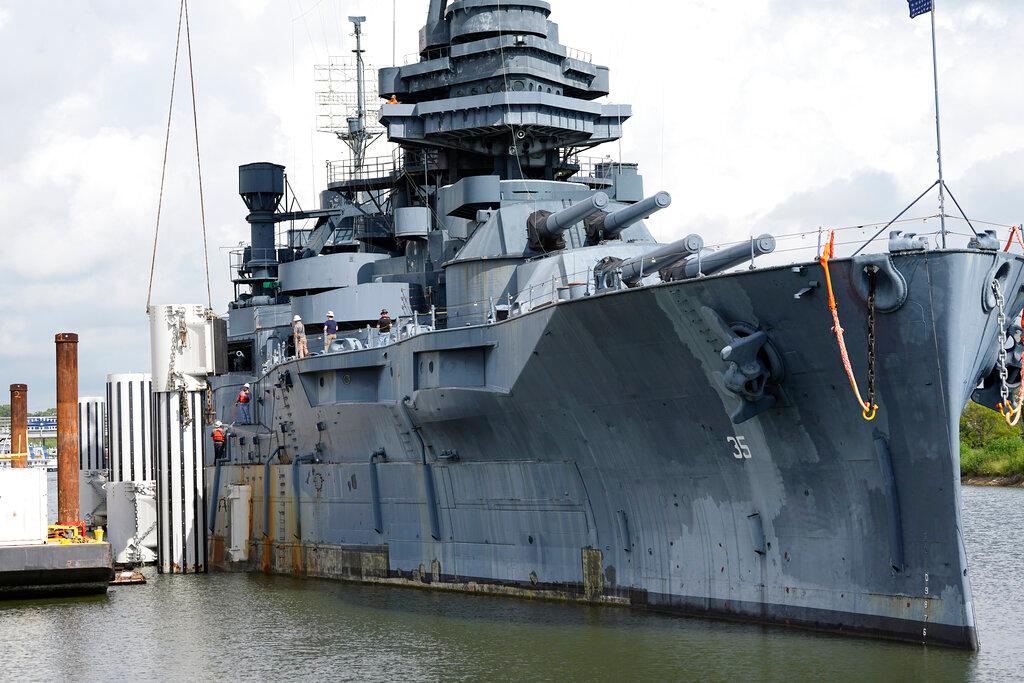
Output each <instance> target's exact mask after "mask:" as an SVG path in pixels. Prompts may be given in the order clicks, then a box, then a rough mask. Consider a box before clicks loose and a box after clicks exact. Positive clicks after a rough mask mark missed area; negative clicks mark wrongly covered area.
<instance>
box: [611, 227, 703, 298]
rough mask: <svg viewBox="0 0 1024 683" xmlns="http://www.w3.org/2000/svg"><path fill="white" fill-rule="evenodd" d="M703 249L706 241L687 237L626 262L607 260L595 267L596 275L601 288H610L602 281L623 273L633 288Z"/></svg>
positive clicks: (696, 237)
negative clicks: (618, 272) (666, 267)
mask: <svg viewBox="0 0 1024 683" xmlns="http://www.w3.org/2000/svg"><path fill="white" fill-rule="evenodd" d="M703 248H704V240H702V239H701V238H700V235H687V236H686V237H684V238H683V239H681V240H676V241H675V242H672V243H671V244H665V245H662V246H660V247H658V248H657V249H654V250H652V251H649V252H647V253H646V254H641V255H640V256H634V257H633V258H628V259H626V260H624V261H620V260H618V259H613V258H608V259H605V260H603V261H602V262H601V263H599V264H598V265H597V266H595V267H594V274H595V276H596V277H597V278H598V282H599V286H608V285H609V283H602V279H603V278H605V277H606V276H607V275H608V274H610V273H613V272H615V271H621V273H622V282H624V283H625V284H627V285H629V286H633V285H635V284H636V283H637V282H639V281H640V280H641V279H643V277H644V276H645V275H651V274H653V273H657V272H658V271H659V270H661V269H662V268H664V267H665V266H667V265H671V264H673V263H675V262H676V261H679V260H680V259H682V258H685V257H687V256H690V255H692V254H696V253H697V252H698V251H700V250H701V249H703Z"/></svg>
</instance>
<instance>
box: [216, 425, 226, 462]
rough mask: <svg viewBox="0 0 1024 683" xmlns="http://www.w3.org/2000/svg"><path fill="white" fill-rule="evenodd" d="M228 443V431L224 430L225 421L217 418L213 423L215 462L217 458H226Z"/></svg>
mask: <svg viewBox="0 0 1024 683" xmlns="http://www.w3.org/2000/svg"><path fill="white" fill-rule="evenodd" d="M226 443H227V433H226V432H225V430H224V423H223V422H221V421H220V420H217V421H216V422H214V423H213V459H214V461H215V462H216V461H217V460H223V459H224V457H225V455H224V447H225V445H226Z"/></svg>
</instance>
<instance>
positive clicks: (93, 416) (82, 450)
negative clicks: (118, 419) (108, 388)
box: [78, 396, 107, 470]
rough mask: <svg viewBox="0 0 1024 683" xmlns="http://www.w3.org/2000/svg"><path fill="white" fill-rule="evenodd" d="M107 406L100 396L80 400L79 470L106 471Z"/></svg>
mask: <svg viewBox="0 0 1024 683" xmlns="http://www.w3.org/2000/svg"><path fill="white" fill-rule="evenodd" d="M106 423H107V404H106V402H105V401H104V400H103V398H102V397H100V396H85V397H82V398H79V399H78V469H80V470H102V469H106V464H105V463H104V462H103V461H104V457H103V456H104V451H105V450H106V429H107V424H106Z"/></svg>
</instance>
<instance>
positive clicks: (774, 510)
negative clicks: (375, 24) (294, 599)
mask: <svg viewBox="0 0 1024 683" xmlns="http://www.w3.org/2000/svg"><path fill="white" fill-rule="evenodd" d="M427 10H428V11H427V19H426V23H425V25H424V27H423V28H422V30H421V32H420V37H419V54H418V55H417V57H416V59H415V60H414V61H413V62H412V63H409V64H406V65H404V66H395V67H388V68H382V69H380V70H379V71H378V72H377V83H376V85H375V87H374V84H372V83H367V82H364V78H366V77H367V76H366V74H367V73H370V72H369V70H368V68H367V67H366V66H365V65H364V63H363V51H362V47H361V43H359V44H357V49H356V51H355V52H356V54H355V59H356V69H357V70H356V74H357V81H358V92H357V98H356V100H355V109H354V110H353V111H352V114H351V115H350V116H349V117H348V118H347V120H346V121H345V126H344V130H343V131H340V132H339V133H338V137H339V138H340V139H341V140H342V141H344V142H345V144H347V145H348V146H349V148H350V151H351V155H350V156H349V158H348V159H346V160H345V161H343V162H338V163H332V164H330V166H329V168H328V185H327V187H326V189H324V190H323V191H322V192H321V193H320V196H319V207H318V208H315V209H301V208H299V207H297V205H296V203H295V202H294V200H293V199H290V198H289V197H288V192H289V186H288V182H287V178H286V174H285V168H284V167H283V166H281V165H278V164H274V163H269V162H260V163H251V164H246V165H243V166H241V167H240V168H239V193H240V195H241V198H242V200H243V201H244V204H245V207H246V209H247V212H248V213H247V217H246V221H247V222H248V223H249V225H250V228H251V240H250V242H249V244H247V245H246V246H245V247H244V250H240V251H239V252H238V253H237V255H236V257H235V261H234V264H233V285H234V300H233V301H231V302H230V304H229V310H228V314H227V333H226V341H225V344H224V346H223V348H222V349H220V350H219V351H218V353H219V354H220V355H221V356H222V359H221V360H222V361H223V365H224V367H223V372H220V373H219V374H217V375H216V376H215V377H213V378H212V380H211V383H210V387H211V391H210V395H211V398H210V401H211V411H210V412H212V416H211V417H210V418H208V419H212V418H213V417H215V418H216V419H217V420H220V421H222V422H223V423H225V425H226V428H227V432H228V438H227V447H226V455H225V457H224V458H223V459H221V460H219V461H217V462H214V459H213V457H212V452H213V450H212V448H211V446H212V444H211V443H210V433H211V429H212V424H209V422H207V424H206V425H205V429H206V431H205V435H206V437H205V438H206V450H207V452H208V453H209V454H210V455H207V457H206V460H205V468H204V470H203V471H202V477H203V481H204V482H205V484H204V486H205V499H206V501H207V505H208V509H205V510H202V515H201V516H202V517H203V518H204V520H205V522H204V523H205V524H206V525H208V531H209V537H208V541H207V543H206V544H202V543H200V542H199V541H198V540H196V539H191V540H194V541H195V542H194V543H191V542H190V543H189V546H188V548H185V549H183V551H184V552H185V555H186V556H187V557H188V558H189V563H190V566H192V567H194V568H195V569H197V570H207V569H212V570H223V571H252V572H267V573H280V574H289V575H295V576H302V577H319V578H331V579H340V580H349V581H358V582H371V583H380V584H389V585H396V586H413V587H421V588H429V589H436V590H441V591H468V592H476V593H485V594H493V595H507V596H518V597H526V598H531V597H532V598H540V599H554V600H566V601H574V602H579V603H584V604H599V605H623V606H632V607H635V608H641V609H650V610H657V611H664V612H672V613H676V614H680V615H690V616H705V617H719V618H726V619H735V620H744V621H751V622H759V623H765V624H777V625H789V626H795V627H804V628H809V629H817V630H823V631H830V632H836V633H844V634H855V635H867V636H874V637H880V638H888V639H895V640H903V641H910V642H916V643H926V644H938V645H946V646H951V647H957V648H964V649H976V648H977V647H978V631H977V626H976V624H975V615H974V612H973V608H972V602H971V577H970V573H969V571H968V563H967V557H966V555H965V550H964V543H963V538H962V533H961V518H960V514H961V513H960V509H961V505H960V483H959V435H958V422H959V417H960V414H961V412H962V410H963V407H964V405H965V404H966V402H967V401H968V400H971V399H972V398H973V399H974V400H976V401H978V402H979V403H983V404H985V405H988V406H990V407H993V408H995V407H997V406H999V407H1000V408H1001V409H1002V407H1003V406H1006V405H1008V401H1007V397H1008V395H1009V392H1011V391H1012V392H1016V391H1017V387H1018V386H1019V385H1020V354H1019V352H1017V350H1016V349H1017V346H1016V345H1015V344H1016V342H1019V340H1020V327H1019V326H1015V325H1014V324H1013V323H1012V322H1008V321H1013V320H1015V319H1016V318H1018V317H1019V315H1020V311H1021V308H1022V307H1024V295H1022V282H1024V272H1022V267H1021V266H1022V259H1021V258H1019V257H1016V256H1014V255H1012V254H1009V253H1005V251H1004V250H1001V249H1000V245H999V244H998V243H997V242H996V238H995V236H994V234H991V233H984V232H983V233H980V234H976V235H972V236H971V238H970V240H969V241H968V240H967V239H961V240H960V241H959V242H957V243H956V244H954V243H953V242H954V240H952V239H951V240H950V242H949V243H948V244H947V242H946V238H947V234H946V232H945V231H943V233H942V235H941V238H942V239H941V241H940V242H938V243H933V240H930V238H929V236H926V235H913V234H905V233H903V232H901V231H899V230H892V232H890V233H889V234H888V235H882V236H881V237H880V238H879V239H874V240H870V239H869V240H867V241H866V243H865V247H866V248H863V249H858V250H857V253H856V254H853V255H844V256H835V257H834V258H832V259H829V258H828V256H829V253H828V252H829V249H828V248H826V247H824V246H822V247H821V249H820V250H819V253H816V254H814V256H813V257H811V258H808V259H807V260H805V261H801V262H796V263H789V264H785V265H778V264H776V265H772V264H771V263H770V262H768V261H767V260H766V259H767V258H768V257H769V256H770V255H772V253H773V252H774V251H775V250H776V238H774V237H773V236H771V235H760V236H754V237H752V238H751V239H749V240H740V241H739V242H736V243H732V244H725V245H717V246H708V245H706V244H705V239H704V238H710V237H714V236H713V235H706V236H702V235H685V236H681V237H680V239H678V240H676V241H674V242H671V243H668V244H660V243H658V242H657V241H656V240H655V239H654V238H653V237H652V234H651V232H650V231H649V230H648V228H647V223H646V221H648V220H653V218H652V217H654V216H655V214H657V220H663V219H664V220H670V217H671V210H670V206H671V197H670V196H669V195H668V194H667V193H664V192H651V191H645V187H644V182H643V177H642V175H641V174H640V172H639V169H638V167H637V165H636V164H631V163H625V162H622V161H613V160H610V159H606V160H599V161H596V162H595V161H590V160H588V159H587V158H586V157H585V156H583V155H582V153H583V152H585V151H586V150H588V149H590V148H593V147H597V146H599V145H602V144H605V143H609V142H613V141H616V140H618V139H619V138H620V137H621V136H622V134H623V128H624V124H626V122H627V121H628V120H629V118H630V115H631V108H630V107H629V106H628V105H621V104H611V103H605V99H604V98H606V96H608V95H609V94H610V93H611V89H610V73H609V69H608V68H606V67H603V66H598V65H596V64H595V63H593V61H592V59H591V58H590V56H589V55H586V54H584V53H581V52H579V51H577V50H573V49H570V48H567V47H566V46H564V45H563V44H561V42H560V40H559V29H558V25H557V24H556V23H554V22H553V21H552V20H551V7H550V4H549V3H548V2H546V1H545V0H502V1H501V2H499V1H498V0H453V1H452V2H447V1H446V0H431V1H430V3H429V7H428V8H427ZM352 21H353V23H354V27H355V34H356V38H357V40H360V39H361V27H362V18H360V17H353V18H352ZM371 95H375V96H378V97H379V100H380V104H379V106H380V113H379V115H375V112H376V107H377V105H371V99H370V97H371ZM371 107H372V109H373V112H371ZM380 135H384V136H386V140H387V141H389V142H390V143H393V145H394V146H395V153H394V154H393V155H392V156H390V157H385V158H372V157H369V156H368V155H367V150H368V148H369V146H370V143H371V142H372V141H373V140H374V139H375V137H377V136H380ZM302 221H312V227H310V228H308V229H297V228H295V227H294V226H295V225H296V223H297V222H298V223H299V224H300V225H301V222H302ZM887 227H888V226H887ZM972 230H973V227H972ZM949 237H951V238H952V237H953V235H949ZM709 242H710V239H709ZM780 251H781V250H780ZM821 252H824V254H822V253H821ZM775 255H776V256H778V254H775ZM818 256H821V259H820V261H819V259H818V258H817V257H818ZM823 266H824V267H826V268H827V269H828V273H827V279H826V274H824V273H823V272H822V267H823ZM826 285H827V286H826ZM830 301H833V302H838V310H839V315H841V324H842V326H843V329H844V330H845V337H843V336H842V335H838V336H839V340H838V342H842V343H845V346H842V343H838V342H837V334H836V332H837V331H840V330H839V327H838V320H839V318H836V319H835V320H836V321H837V323H836V324H835V325H834V324H833V318H832V317H831V315H830V312H829V302H830ZM328 311H331V312H333V314H334V319H335V321H336V323H337V325H338V331H337V335H336V337H331V336H328V337H327V338H326V339H325V335H326V334H327V333H326V332H325V321H326V314H327V313H328ZM385 311H386V312H387V319H384V320H383V321H381V320H380V318H381V317H382V313H383V312H385ZM296 319H300V320H301V323H302V325H303V326H304V332H305V335H306V338H307V339H308V347H309V350H310V353H308V354H306V353H304V349H303V348H302V344H301V343H299V344H296V340H295V339H294V337H293V327H292V325H293V322H294V321H296ZM834 327H835V328H836V329H833V328H834ZM325 342H326V344H325ZM840 347H842V351H840ZM844 362H845V363H846V365H847V367H848V368H852V369H853V370H854V371H856V372H857V374H859V375H864V374H865V373H866V374H868V375H869V379H868V385H869V386H868V398H867V400H866V401H864V400H863V399H860V398H858V399H857V401H856V402H855V401H854V400H853V398H852V397H851V386H850V383H849V382H848V377H847V374H846V373H845V372H844ZM852 376H853V374H852V371H851V374H850V377H852ZM245 384H249V385H251V396H252V401H251V404H250V407H251V415H250V414H246V415H243V414H242V411H240V406H239V405H237V404H238V395H239V392H240V390H241V388H242V387H243V386H244V385H245ZM858 396H859V395H858ZM858 403H860V404H861V405H858ZM862 406H863V408H864V410H862ZM193 409H194V410H196V411H197V412H198V411H199V410H201V406H200V405H199V403H198V402H196V403H195V404H194V405H193ZM161 410H163V408H161ZM167 410H168V411H169V410H170V407H167ZM244 412H246V413H249V412H250V411H248V410H246V411H244ZM168 414H170V413H168ZM245 418H250V419H245ZM869 418H870V419H869ZM153 438H154V452H155V453H157V454H158V456H157V457H158V463H157V477H158V479H161V478H166V481H164V482H161V483H160V485H161V486H162V487H164V489H163V490H169V491H171V492H172V493H171V495H173V491H175V490H177V489H176V488H175V487H176V486H178V485H179V484H180V481H178V480H175V479H172V477H174V476H176V475H175V474H174V472H173V471H171V470H172V468H161V458H162V457H163V456H162V455H160V453H163V452H164V451H161V450H160V449H159V443H160V440H161V439H162V438H163V436H162V435H161V434H160V433H157V434H154V436H153ZM167 439H168V448H170V445H171V444H170V439H171V437H170V431H168V432H167ZM168 462H170V461H168ZM176 482H177V483H176ZM174 521H175V522H176V520H174ZM170 542H172V541H170V540H169V538H165V537H164V536H161V538H160V540H159V543H161V544H163V546H164V547H166V545H167V544H168V543H170Z"/></svg>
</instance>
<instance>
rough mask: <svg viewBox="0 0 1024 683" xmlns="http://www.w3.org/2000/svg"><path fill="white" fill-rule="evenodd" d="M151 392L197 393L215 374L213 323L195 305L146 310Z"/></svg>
mask: <svg viewBox="0 0 1024 683" xmlns="http://www.w3.org/2000/svg"><path fill="white" fill-rule="evenodd" d="M149 343H150V351H151V353H152V359H153V366H152V370H153V391H154V392H163V391H168V392H170V391H178V390H179V389H184V390H185V391H197V390H199V389H205V388H206V377H207V375H210V374H212V373H213V372H214V370H215V364H214V356H215V348H214V340H213V322H212V320H211V319H210V318H208V317H207V315H206V309H205V308H204V307H203V306H197V305H192V304H188V305H161V306H151V307H150V309H149Z"/></svg>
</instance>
